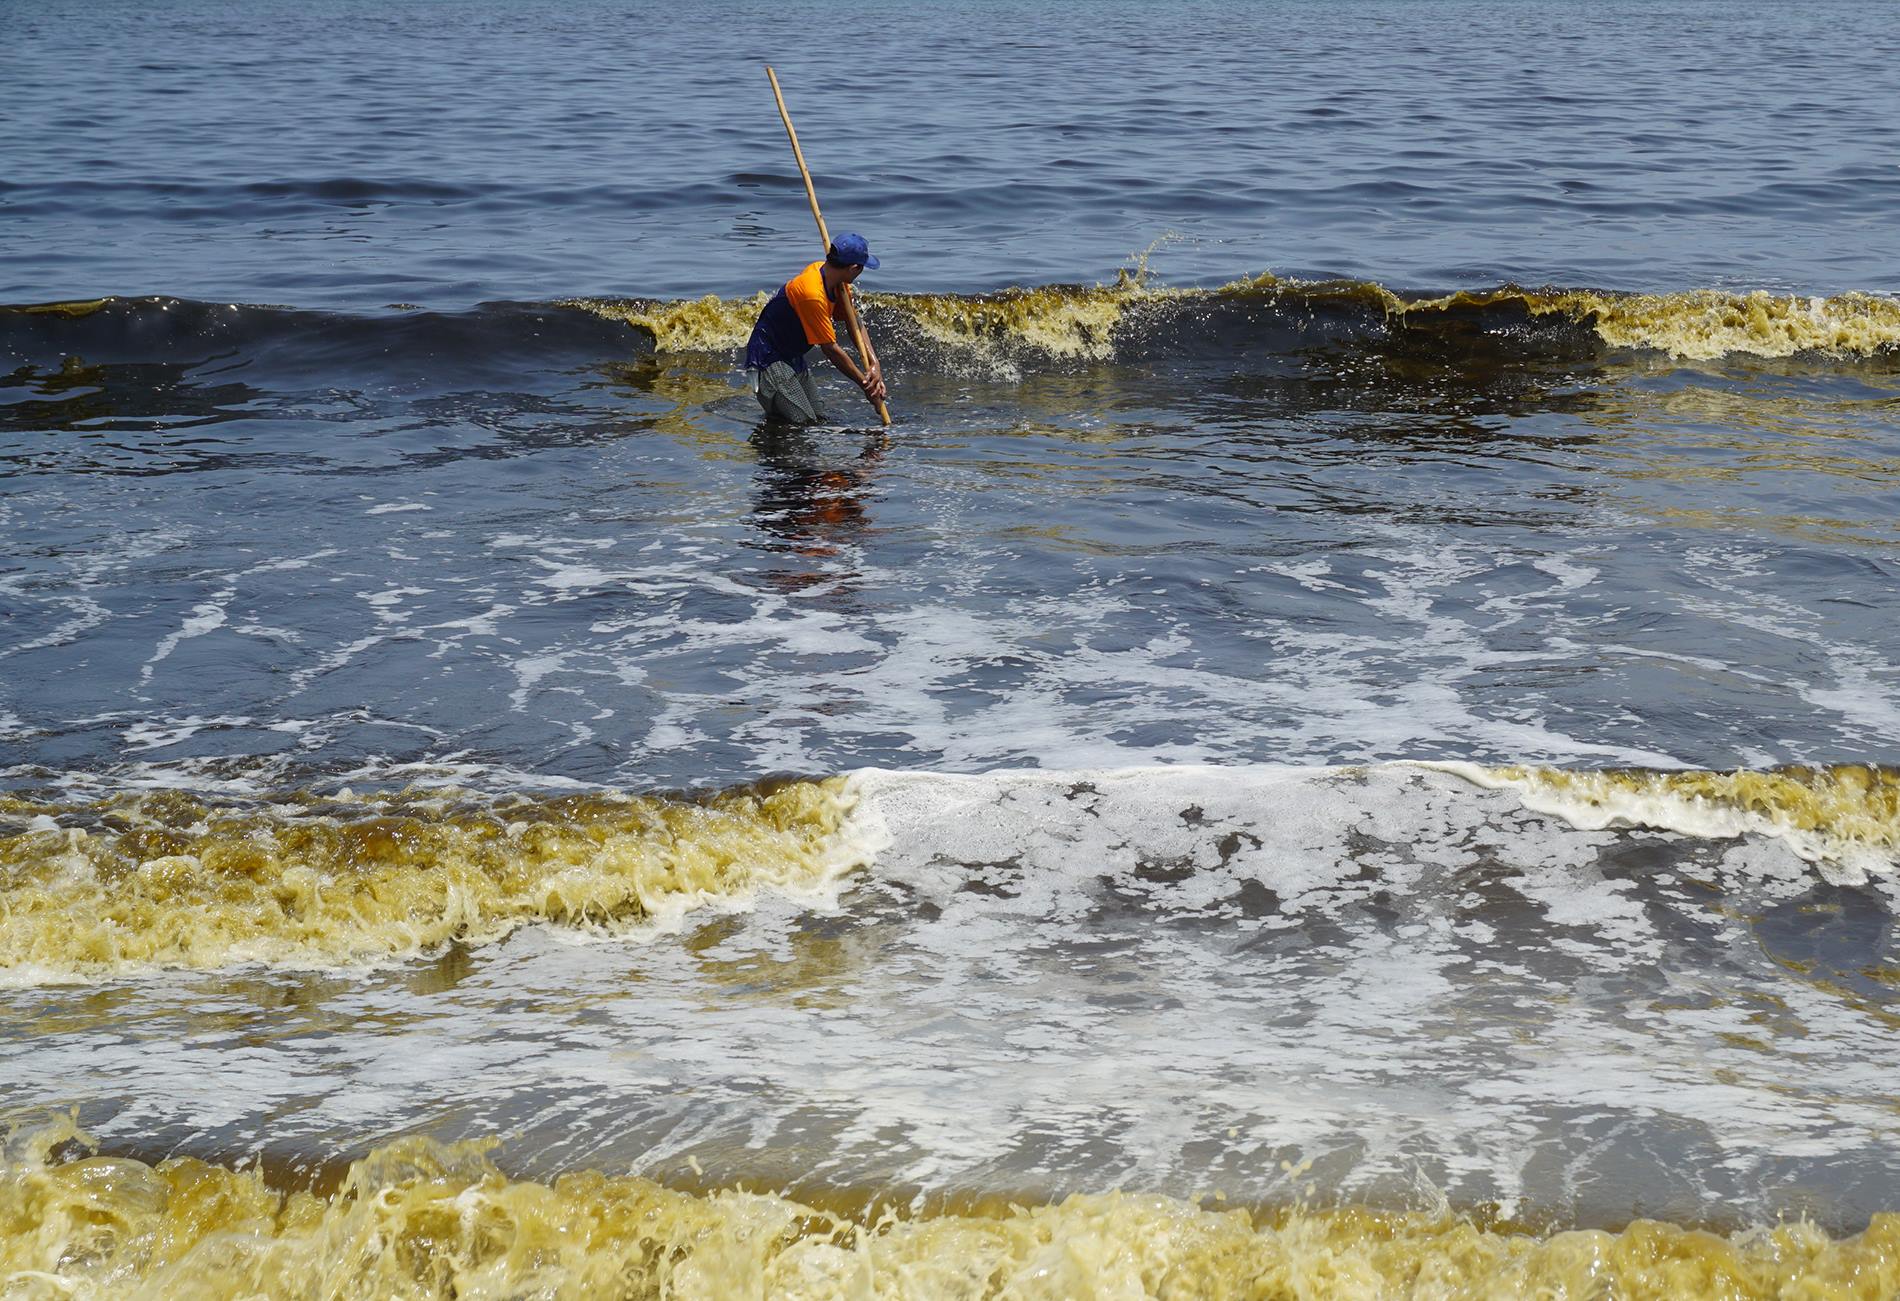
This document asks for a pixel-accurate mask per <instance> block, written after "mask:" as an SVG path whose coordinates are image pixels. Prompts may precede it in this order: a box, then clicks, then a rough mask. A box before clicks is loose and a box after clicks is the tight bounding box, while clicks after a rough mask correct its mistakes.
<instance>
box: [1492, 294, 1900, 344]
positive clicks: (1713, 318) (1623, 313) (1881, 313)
mask: <svg viewBox="0 0 1900 1301" xmlns="http://www.w3.org/2000/svg"><path fill="white" fill-rule="evenodd" d="M1525 304H1526V306H1528V307H1529V308H1530V310H1531V311H1532V312H1533V313H1535V314H1538V315H1545V314H1549V313H1561V314H1563V315H1565V316H1569V317H1572V318H1574V319H1577V320H1582V321H1586V322H1588V323H1589V324H1590V325H1591V327H1592V328H1594V329H1595V330H1596V332H1597V335H1598V336H1599V337H1600V338H1602V339H1603V341H1604V342H1606V343H1609V344H1613V345H1616V346H1618V347H1626V348H1654V349H1656V350H1658V351H1660V352H1666V353H1668V354H1669V355H1670V356H1672V357H1681V358H1684V359H1687V360H1690V361H1710V360H1713V359H1715V358H1717V357H1725V356H1729V355H1730V354H1734V353H1746V354H1749V355H1752V356H1757V357H1792V356H1795V355H1796V354H1798V353H1804V352H1825V353H1834V354H1841V355H1850V356H1869V355H1872V354H1873V353H1876V352H1881V351H1884V350H1886V349H1890V348H1893V347H1896V346H1900V300H1895V299H1892V298H1881V297H1877V296H1875V295H1872V294H1859V293H1850V294H1840V295H1837V296H1835V297H1832V298H1815V297H1807V296H1803V295H1794V294H1789V295H1776V294H1770V293H1768V292H1766V291H1765V290H1759V289H1758V290H1755V291H1753V292H1751V293H1726V292H1723V291H1720V290H1714V289H1703V290H1696V291H1693V292H1688V293H1678V294H1623V295H1616V294H1606V293H1601V292H1598V291H1595V290H1576V291H1571V292H1567V293H1555V294H1526V295H1525Z"/></svg>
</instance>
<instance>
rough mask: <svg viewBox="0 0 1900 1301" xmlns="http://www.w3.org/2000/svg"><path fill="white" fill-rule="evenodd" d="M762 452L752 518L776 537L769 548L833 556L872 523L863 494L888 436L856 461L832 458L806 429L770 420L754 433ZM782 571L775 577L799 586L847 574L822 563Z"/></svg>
mask: <svg viewBox="0 0 1900 1301" xmlns="http://www.w3.org/2000/svg"><path fill="white" fill-rule="evenodd" d="M752 446H753V447H755V448H756V449H758V454H759V495H758V504H757V505H756V506H755V507H754V508H753V522H754V523H755V524H757V526H758V527H759V529H760V530H761V531H763V532H764V533H766V534H768V535H770V536H771V537H772V538H774V539H776V542H774V543H772V544H768V549H769V550H772V551H777V552H779V553H780V554H782V555H785V556H786V557H788V558H790V557H803V558H804V559H805V560H807V561H812V562H823V561H828V560H831V559H833V558H834V557H836V556H837V555H838V553H839V552H840V550H841V549H842V548H844V547H846V546H849V545H850V544H851V543H852V542H854V541H856V540H857V536H858V534H860V533H862V532H863V531H864V530H865V529H866V528H868V527H869V526H870V522H871V521H870V516H869V514H868V513H867V512H866V510H865V507H864V494H865V492H866V491H867V490H868V489H869V487H870V482H871V467H872V466H873V465H875V464H876V463H877V460H878V458H879V457H880V456H882V455H883V452H884V439H883V437H882V436H881V435H880V436H873V437H872V438H871V439H870V440H869V441H868V442H867V443H866V444H865V447H864V450H863V451H862V452H861V453H860V454H859V456H858V460H857V463H856V464H855V465H853V464H850V463H846V464H843V465H840V464H838V463H837V462H836V461H834V460H830V459H829V458H827V457H826V456H825V455H824V453H823V452H822V451H821V450H820V449H819V447H818V446H817V445H816V444H814V443H813V442H812V440H811V438H810V437H809V436H808V435H807V434H806V433H805V432H804V431H803V430H802V429H789V428H786V427H784V426H773V425H767V426H766V427H765V428H764V429H761V430H759V431H758V432H757V433H755V434H753V435H752ZM793 564H794V566H795V568H794V570H793V571H792V572H788V573H784V574H780V575H777V576H776V578H775V581H776V582H777V584H778V585H779V586H781V587H783V588H785V589H786V590H789V591H796V590H799V589H802V588H806V587H811V586H814V585H816V584H818V583H823V582H833V581H836V580H837V579H839V578H841V577H846V576H848V575H847V574H845V573H841V572H839V571H836V570H834V569H831V568H830V567H828V566H825V565H823V564H822V563H819V564H817V567H815V568H813V569H809V570H807V569H803V568H798V567H796V566H797V561H793Z"/></svg>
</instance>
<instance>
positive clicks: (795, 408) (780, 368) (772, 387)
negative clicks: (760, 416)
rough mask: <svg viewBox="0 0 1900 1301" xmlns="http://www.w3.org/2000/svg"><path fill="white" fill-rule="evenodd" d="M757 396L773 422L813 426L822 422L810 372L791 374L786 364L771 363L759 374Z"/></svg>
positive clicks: (790, 368)
mask: <svg viewBox="0 0 1900 1301" xmlns="http://www.w3.org/2000/svg"><path fill="white" fill-rule="evenodd" d="M758 395H759V405H760V406H761V407H764V408H765V414H766V415H767V416H769V417H771V418H772V419H774V420H784V421H788V422H789V423H791V424H795V425H813V424H817V423H818V422H819V421H820V420H822V419H824V410H823V409H822V408H821V407H820V406H819V405H818V386H817V385H816V384H814V383H812V379H811V371H810V370H793V369H792V367H791V364H790V363H789V362H783V361H775V362H773V363H772V364H771V365H770V366H767V367H766V368H765V369H764V370H762V371H760V372H759V377H758Z"/></svg>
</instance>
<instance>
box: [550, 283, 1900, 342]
mask: <svg viewBox="0 0 1900 1301" xmlns="http://www.w3.org/2000/svg"><path fill="white" fill-rule="evenodd" d="M1249 296H1269V297H1272V298H1275V299H1278V300H1281V301H1284V302H1288V303H1294V304H1306V305H1321V304H1329V303H1334V304H1347V305H1356V306H1361V307H1365V308H1368V309H1371V310H1375V311H1378V312H1381V313H1383V314H1384V315H1385V316H1387V317H1388V318H1391V319H1395V320H1405V321H1407V322H1409V323H1413V324H1418V325H1427V324H1429V323H1430V321H1431V319H1432V318H1433V317H1435V316H1443V315H1445V314H1448V313H1452V312H1457V311H1465V310H1484V309H1491V308H1499V307H1503V308H1515V309H1518V310H1521V311H1523V312H1525V313H1527V314H1528V315H1530V316H1532V317H1550V316H1554V317H1561V318H1564V319H1567V320H1571V321H1575V322H1576V323H1578V324H1580V325H1584V326H1587V327H1589V328H1590V329H1591V330H1593V331H1594V332H1595V333H1596V335H1597V336H1598V337H1599V338H1600V339H1602V340H1603V341H1604V342H1605V343H1607V344H1610V345H1612V346H1614V347H1624V348H1646V349H1654V350H1656V351H1659V352H1663V353H1667V354H1668V355H1670V356H1672V357H1678V358H1682V359H1685V360H1692V361H1706V360H1712V359H1715V358H1718V357H1724V356H1729V355H1735V354H1746V355H1752V356H1758V357H1791V356H1795V355H1798V354H1802V353H1827V354H1832V355H1836V356H1871V355H1873V354H1876V353H1880V352H1885V351H1888V350H1892V349H1895V348H1900V299H1894V298H1887V297H1882V296H1879V295H1875V294H1865V293H1845V294H1838V295H1835V296H1833V297H1813V296H1806V295H1797V294H1787V295H1777V294H1771V293H1769V292H1767V291H1765V290H1755V291H1752V292H1730V291H1725V290H1713V289H1705V290H1690V291H1685V292H1681V293H1669V294H1627V293H1614V292H1610V291H1607V290H1595V289H1572V290H1555V289H1552V290H1532V289H1524V288H1520V287H1518V286H1515V285H1505V286H1501V287H1498V288H1495V289H1483V290H1461V291H1459V292H1457V293H1453V294H1446V295H1442V296H1439V297H1432V298H1407V297H1404V296H1402V295H1400V294H1397V293H1395V292H1393V291H1392V290H1390V289H1388V288H1386V287H1385V286H1383V285H1380V284H1377V283H1376V282H1373V281H1366V280H1338V281H1295V280H1285V279H1281V278H1279V277H1277V276H1274V275H1272V274H1271V273H1262V274H1260V275H1255V276H1248V277H1244V278H1242V279H1240V280H1236V281H1233V282H1231V283H1229V284H1226V285H1222V286H1220V287H1219V288H1215V289H1170V288H1163V287H1157V286H1153V285H1149V284H1147V283H1145V282H1144V279H1143V277H1142V276H1141V275H1139V274H1127V273H1124V274H1123V275H1122V277H1121V278H1120V279H1119V280H1118V281H1117V282H1116V283H1114V284H1110V285H1096V286H1092V287H1084V286H1072V285H1044V286H1039V287H1035V288H1026V289H1025V288H1011V289H1004V290H1001V291H998V292H996V293H987V294H976V295H960V294H874V295H864V296H863V297H864V301H865V302H866V304H867V306H868V307H872V308H874V309H875V310H876V311H878V312H880V313H891V314H894V315H896V316H899V317H902V318H905V319H907V320H909V321H910V322H911V323H912V324H914V325H915V326H916V327H917V328H918V329H919V330H921V331H922V332H923V334H924V335H925V337H927V338H929V339H931V340H933V341H935V342H936V343H938V344H940V345H942V346H944V347H945V348H947V349H949V350H950V351H951V352H952V354H953V355H970V356H975V357H977V358H979V359H988V360H994V359H996V358H997V357H998V356H1000V355H1001V354H1004V353H1007V352H1024V353H1029V354H1037V355H1042V356H1046V357H1050V358H1057V359H1065V360H1066V359H1079V360H1095V361H1105V360H1110V359H1112V358H1113V356H1114V355H1115V347H1114V335H1115V332H1116V330H1117V328H1118V327H1120V326H1121V324H1122V322H1123V320H1124V318H1125V316H1126V314H1127V312H1128V310H1129V309H1130V308H1131V307H1133V306H1135V305H1136V304H1140V303H1151V302H1156V303H1158V302H1163V301H1169V302H1174V303H1179V304H1186V305H1189V306H1192V305H1193V304H1194V303H1196V302H1211V301H1215V300H1218V299H1222V298H1240V297H1249ZM764 303H765V295H764V294H763V293H761V294H756V295H753V296H751V297H748V298H734V299H722V298H719V297H716V296H713V295H708V296H707V297H704V298H698V299H690V300H682V301H677V302H659V303H655V302H644V301H627V302H616V301H612V300H603V299H573V300H569V301H568V302H567V303H566V304H564V305H566V306H570V307H576V308H580V309H583V310H586V311H591V312H594V313H596V314H598V315H601V316H605V317H608V318H609V319H612V320H618V321H624V322H626V323H627V324H630V325H634V326H638V327H640V328H641V329H643V330H645V331H646V332H647V333H649V334H650V335H652V336H653V339H654V346H655V347H656V349H658V350H659V351H661V352H688V351H717V350H727V349H733V348H738V347H741V346H743V345H744V343H745V341H746V338H747V337H748V335H749V333H750V331H751V328H752V324H753V321H754V320H755V319H756V318H757V316H758V312H759V309H760V308H761V307H763V306H764ZM1162 328H1165V327H1162Z"/></svg>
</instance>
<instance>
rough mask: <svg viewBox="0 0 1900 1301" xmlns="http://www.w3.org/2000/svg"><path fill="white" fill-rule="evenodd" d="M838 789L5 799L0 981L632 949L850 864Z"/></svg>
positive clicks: (815, 882)
mask: <svg viewBox="0 0 1900 1301" xmlns="http://www.w3.org/2000/svg"><path fill="white" fill-rule="evenodd" d="M850 803H851V801H850V799H849V797H847V795H846V794H845V786H844V783H843V781H842V780H841V779H834V780H830V781H823V782H792V783H787V784H784V785H781V786H779V787H777V788H776V789H771V790H763V789H761V790H738V791H731V792H725V793H722V794H719V795H716V796H712V797H709V798H706V799H703V800H688V799H679V798H666V797H657V796H646V797H643V796H618V795H613V794H589V795H567V796H560V797H556V798H531V797H527V796H520V797H513V798H508V799H500V800H482V799H476V798H473V797H469V796H465V795H455V794H444V793H441V792H405V793H402V794H397V795H363V796H355V797H350V796H343V797H334V798H329V799H322V800H319V799H316V798H314V797H308V796H304V797H292V798H291V799H289V800H287V801H285V802H281V803H277V804H262V805H250V806H244V807H228V806H227V807H219V806H216V805H213V804H209V803H207V802H205V801H202V800H200V799H197V798H195V797H193V796H191V795H188V794H184V793H179V792H161V793H153V794H144V795H138V796H130V797H122V798H116V799H113V800H108V801H102V802H98V803H93V804H83V805H53V804H39V803H34V802H31V801H27V800H22V799H19V798H7V799H0V819H4V825H6V826H7V828H8V829H7V830H6V831H5V832H4V833H0V979H8V980H10V982H11V983H21V982H33V981H42V980H60V979H85V978H89V977H96V976H101V975H107V974H111V973H114V972H119V971H125V970H136V969H142V968H151V967H197V968H206V967H220V966H225V965H229V964H233V963H239V962H269V963H277V964H284V965H305V966H309V965H315V966H327V965H334V964H344V963H353V962H362V961H366V960H374V959H381V958H390V957H400V956H404V955H408V954H412V953H416V952H420V951H423V950H426V949H429V948H431V947H434V946H436V945H440V944H443V943H445V942H447V941H449V940H452V939H453V940H461V941H464V942H467V943H470V944H482V943H488V942H492V941H494V940H498V939H500V938H502V937H503V936H505V935H507V934H509V933H510V932H512V931H513V930H515V929H516V928H518V927H520V926H523V925H527V924H531V923H536V922H545V923H550V924H554V925H558V926H565V927H572V928H579V929H585V930H591V931H597V932H604V933H625V932H627V931H629V930H630V929H632V928H635V927H638V926H641V925H643V924H651V923H653V922H655V921H656V920H665V919H669V918H671V917H674V916H677V915H678V914H679V913H681V912H683V911H685V910H687V909H690V908H693V907H697V906H702V905H707V904H715V905H717V904H726V905H735V904H739V903H742V902H743V901H744V900H745V899H746V898H747V897H748V896H749V895H750V894H751V893H753V892H755V891H757V890H759V889H761V888H767V887H776V888H789V889H798V888H806V889H811V888H818V887H821V886H824V885H826V884H827V883H829V882H830V881H832V880H833V879H835V877H836V876H837V875H838V874H840V873H841V872H842V871H844V870H845V869H847V868H848V867H850V866H852V865H854V864H855V863H856V862H857V861H859V856H858V855H857V854H856V853H855V851H854V850H852V849H851V848H850V847H849V846H848V845H846V844H845V843H844V842H843V841H841V839H840V837H839V830H840V827H841V826H842V824H843V820H844V818H845V816H846V815H847V813H848V811H849V807H850Z"/></svg>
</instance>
